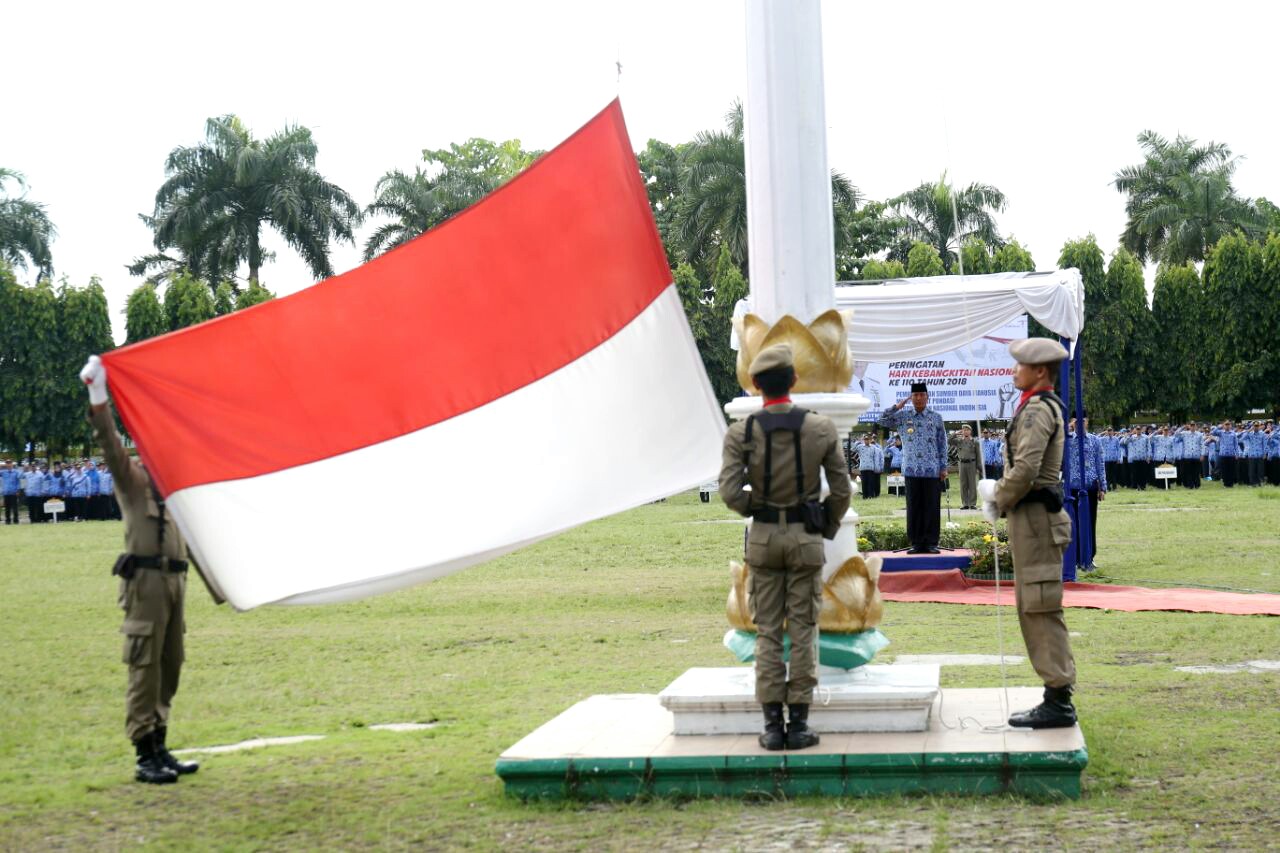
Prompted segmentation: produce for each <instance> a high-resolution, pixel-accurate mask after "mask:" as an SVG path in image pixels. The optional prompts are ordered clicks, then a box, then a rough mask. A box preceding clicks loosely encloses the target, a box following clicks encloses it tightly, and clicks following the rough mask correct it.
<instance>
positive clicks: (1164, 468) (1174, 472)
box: [1156, 465, 1178, 480]
mask: <svg viewBox="0 0 1280 853" xmlns="http://www.w3.org/2000/svg"><path fill="white" fill-rule="evenodd" d="M1176 476H1178V469H1177V467H1176V466H1173V465H1161V466H1159V467H1158V468H1156V479H1157V480H1172V479H1173V478H1174V477H1176Z"/></svg>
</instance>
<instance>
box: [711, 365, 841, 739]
mask: <svg viewBox="0 0 1280 853" xmlns="http://www.w3.org/2000/svg"><path fill="white" fill-rule="evenodd" d="M749 370H750V373H751V380H752V383H753V384H754V385H755V386H756V388H758V389H759V390H760V394H761V396H762V397H763V398H764V400H763V406H762V409H761V411H759V412H757V413H756V414H754V415H752V416H751V417H749V418H747V419H746V420H745V421H739V422H737V423H735V424H733V425H732V426H730V427H729V431H728V433H726V434H725V437H724V459H723V465H722V466H721V469H720V497H721V498H722V499H723V500H724V502H725V505H726V506H728V507H729V509H731V510H733V511H734V512H736V513H738V514H740V515H745V516H749V517H751V518H752V519H754V521H753V522H752V524H751V528H750V531H749V532H748V534H747V547H746V563H747V566H748V567H749V569H750V572H751V576H750V590H751V595H750V602H751V605H750V606H751V615H752V618H753V619H754V620H755V623H756V629H757V631H758V633H757V635H756V667H755V675H756V700H757V701H759V702H760V705H761V707H762V708H763V710H764V722H765V727H764V733H763V734H761V735H760V745H761V746H763V747H764V748H765V749H768V750H778V749H782V748H783V747H784V746H785V747H786V748H787V749H804V748H805V747H809V746H813V745H814V744H816V743H817V742H818V735H817V734H816V733H814V732H813V731H811V730H810V729H809V726H808V719H809V704H810V703H811V702H812V701H813V691H814V688H815V687H817V685H818V677H817V655H816V653H815V648H814V647H815V644H816V639H817V638H816V635H815V632H816V628H817V623H818V612H819V610H820V609H821V607H822V564H823V563H824V562H825V555H824V554H823V547H822V540H823V538H824V537H825V538H827V539H831V538H834V537H835V535H836V532H837V531H838V530H839V529H840V519H842V518H843V517H844V514H845V511H846V510H847V509H848V508H849V499H850V497H851V496H852V494H853V487H852V484H851V483H850V482H849V474H848V469H847V468H846V467H845V460H844V455H843V454H842V453H841V450H840V435H839V433H838V432H837V431H836V427H835V424H833V423H832V422H831V419H830V418H827V417H825V416H823V415H819V414H817V413H815V412H808V411H806V410H804V409H801V408H798V407H796V406H793V405H792V404H791V397H790V392H791V388H792V387H793V386H794V385H795V383H796V371H795V362H794V360H793V357H792V354H791V347H790V346H788V345H786V344H778V345H776V346H771V347H768V348H767V349H765V350H763V351H762V352H761V353H760V354H759V355H757V356H756V357H755V360H753V361H752V362H751V366H750V368H749ZM823 471H825V472H826V474H827V484H828V486H829V487H830V489H831V494H830V496H829V497H828V498H827V499H826V501H824V502H822V503H818V497H819V495H820V493H821V490H822V477H821V472H823ZM748 483H750V485H751V491H746V490H745V487H746V485H747V484H748ZM784 623H785V625H786V633H787V634H788V635H790V637H791V668H790V679H788V677H787V676H788V672H787V665H786V664H784V663H783V661H782V639H783V625H784ZM784 702H785V703H786V704H787V705H788V706H789V710H790V719H789V720H788V722H787V725H786V726H785V727H784V725H783V719H782V705H783V703H784Z"/></svg>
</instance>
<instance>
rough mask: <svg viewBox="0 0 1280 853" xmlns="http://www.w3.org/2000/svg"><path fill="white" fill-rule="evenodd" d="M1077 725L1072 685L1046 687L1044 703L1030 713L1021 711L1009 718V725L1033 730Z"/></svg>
mask: <svg viewBox="0 0 1280 853" xmlns="http://www.w3.org/2000/svg"><path fill="white" fill-rule="evenodd" d="M1075 724H1076V709H1075V706H1074V705H1072V704H1071V685H1067V686H1066V687H1045V689H1044V701H1043V702H1041V703H1040V704H1039V705H1037V706H1035V707H1034V708H1032V709H1031V710H1030V711H1019V712H1018V713H1016V714H1014V715H1012V716H1011V717H1009V725H1011V726H1018V727H1020V728H1032V729H1063V728H1067V727H1068V726H1074V725H1075Z"/></svg>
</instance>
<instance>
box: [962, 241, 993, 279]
mask: <svg viewBox="0 0 1280 853" xmlns="http://www.w3.org/2000/svg"><path fill="white" fill-rule="evenodd" d="M960 260H961V261H962V263H961V264H960V266H961V267H963V268H964V274H965V275H985V274H986V273H989V272H995V270H994V269H993V268H992V267H993V266H994V259H993V258H992V256H991V252H990V250H989V249H988V248H987V245H986V244H985V243H983V242H982V241H981V240H975V239H973V238H972V237H971V238H969V239H968V240H966V241H965V243H964V245H963V246H961V247H960ZM951 271H952V272H960V268H959V267H952V269H951Z"/></svg>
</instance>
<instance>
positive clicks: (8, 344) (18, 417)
mask: <svg viewBox="0 0 1280 853" xmlns="http://www.w3.org/2000/svg"><path fill="white" fill-rule="evenodd" d="M22 307H23V293H22V287H21V286H19V284H18V280H17V278H16V277H15V276H14V274H13V270H12V269H11V268H10V266H9V264H8V262H7V261H5V260H4V259H3V258H0V317H4V318H5V321H4V322H3V323H0V447H8V448H12V449H13V450H15V451H21V450H22V447H23V442H24V441H25V439H26V438H27V437H29V436H30V435H31V432H30V430H29V429H28V428H27V425H26V418H27V414H28V413H27V412H26V411H25V410H24V409H23V408H22V404H23V403H24V402H25V401H24V399H23V396H24V395H23V394H22V388H21V384H22V382H23V376H22V368H23V366H24V359H23V350H24V347H25V343H26V341H25V336H24V335H23V331H24V328H23V327H24V326H25V324H26V321H25V317H24V316H23V315H22V313H21V312H22Z"/></svg>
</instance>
